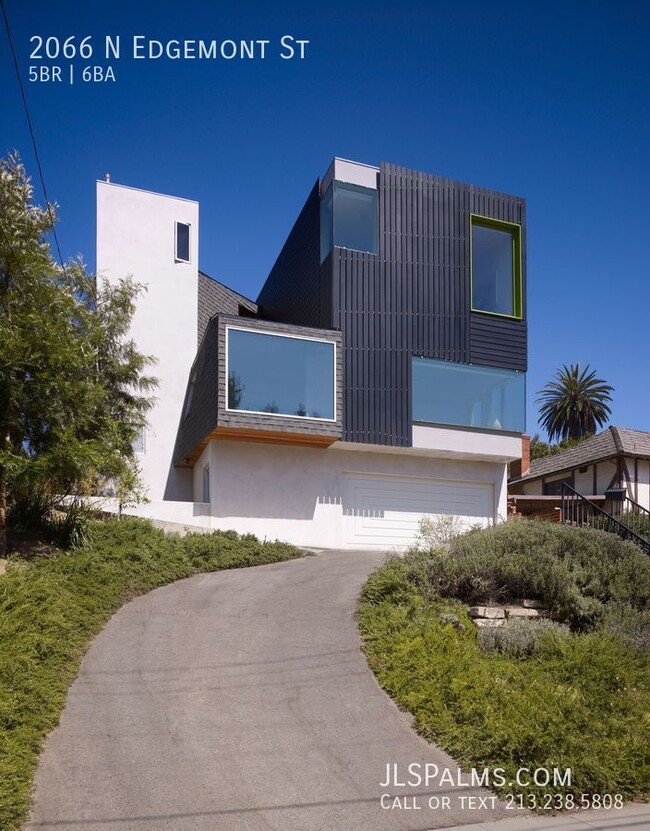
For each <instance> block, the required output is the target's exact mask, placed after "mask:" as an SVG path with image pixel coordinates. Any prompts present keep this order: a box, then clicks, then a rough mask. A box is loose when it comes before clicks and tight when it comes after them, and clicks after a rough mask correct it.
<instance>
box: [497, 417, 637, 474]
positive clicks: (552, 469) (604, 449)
mask: <svg viewBox="0 0 650 831" xmlns="http://www.w3.org/2000/svg"><path fill="white" fill-rule="evenodd" d="M616 456H636V457H638V458H643V459H650V432H647V431H645V430H628V429H627V428H625V427H608V428H607V430H603V432H602V433H598V435H597V436H592V437H591V438H590V439H586V440H585V441H583V442H580V444H578V445H576V446H575V447H570V448H569V449H568V450H562V451H561V452H560V453H555V454H554V455H553V456H545V457H544V458H543V459H535V460H534V461H532V462H531V463H530V469H529V471H528V473H527V474H526V475H525V476H520V477H517V478H516V479H514V480H512V481H513V482H523V481H528V480H530V479H537V478H539V477H540V476H549V475H550V474H553V473H561V472H562V471H565V470H573V468H576V467H582V466H583V465H590V464H593V463H594V462H599V461H603V460H605V459H611V458H614V457H616Z"/></svg>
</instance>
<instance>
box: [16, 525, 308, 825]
mask: <svg viewBox="0 0 650 831" xmlns="http://www.w3.org/2000/svg"><path fill="white" fill-rule="evenodd" d="M88 531H89V535H90V540H91V541H90V542H88V543H87V544H86V545H85V546H84V547H81V548H75V549H69V550H55V551H52V552H51V553H50V554H49V556H47V557H36V558H34V559H32V560H30V561H26V560H25V559H24V558H16V559H14V560H12V559H11V558H10V560H9V562H8V563H7V572H6V574H4V575H3V576H1V577H0V828H1V829H3V831H10V829H18V828H19V827H20V826H21V823H22V821H23V820H24V818H25V816H26V813H27V810H28V806H29V796H30V788H31V782H32V777H33V774H34V770H35V766H36V761H37V757H38V752H39V750H40V747H41V745H42V742H43V739H44V737H45V736H46V735H47V733H48V732H49V731H50V730H51V729H52V728H53V727H54V726H55V725H56V723H57V721H58V718H59V714H60V712H61V709H62V707H63V703H64V701H65V696H66V692H67V689H68V686H69V685H70V683H71V682H72V680H73V679H74V677H75V675H76V672H77V669H78V667H79V663H80V660H81V658H82V656H83V654H84V651H85V650H86V648H87V646H88V644H89V642H90V640H91V639H92V637H93V636H94V635H96V634H97V633H98V632H99V631H100V629H101V628H102V627H103V625H104V624H105V622H106V620H107V619H108V618H109V617H110V615H111V614H112V613H113V612H115V611H116V610H117V609H118V608H119V607H120V606H121V605H122V604H123V603H124V602H125V601H127V600H129V599H131V598H133V597H135V596H137V595H140V594H143V593H145V592H147V591H150V590H151V589H154V588H156V587H158V586H162V585H165V584H167V583H171V582H173V581H175V580H179V579H181V578H183V577H189V576H191V575H193V574H197V573H200V572H206V571H216V570H219V569H225V568H237V567H241V566H252V565H262V564H265V563H274V562H279V561H282V560H288V559H292V558H294V557H298V556H300V554H301V552H300V550H299V549H297V548H295V547H294V546H291V545H287V544H285V543H280V542H260V541H259V540H258V539H257V538H256V537H254V536H253V535H245V536H239V535H238V534H236V533H235V532H233V531H226V532H214V533H212V534H188V535H187V536H185V537H179V536H176V535H172V536H166V535H165V534H164V533H163V532H162V531H161V530H159V529H156V528H154V527H153V526H152V525H151V524H150V523H148V522H146V521H144V520H137V519H122V520H120V521H116V520H113V521H107V522H92V523H90V524H89V526H88Z"/></svg>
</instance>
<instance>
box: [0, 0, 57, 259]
mask: <svg viewBox="0 0 650 831" xmlns="http://www.w3.org/2000/svg"><path fill="white" fill-rule="evenodd" d="M0 6H1V7H2V16H3V18H4V23H5V29H6V31H7V40H8V41H9V47H10V49H11V54H12V56H13V60H14V69H15V70H16V78H17V80H18V86H19V87H20V95H21V97H22V99H23V108H24V110H25V116H26V118H27V126H28V127H29V134H30V136H31V137H32V146H33V148H34V156H35V157H36V165H37V167H38V175H39V177H40V180H41V187H42V188H43V196H44V197H45V204H46V205H47V212H48V215H49V217H50V224H51V225H52V235H53V236H54V242H55V244H56V250H57V253H58V255H59V262H60V263H61V268H62V269H63V270H64V271H65V265H64V264H63V256H62V254H61V246H60V245H59V238H58V237H57V235H56V228H55V227H54V214H53V213H52V207H51V205H50V200H49V199H48V196H47V188H46V187H45V176H44V175H43V166H42V165H41V157H40V156H39V154H38V147H37V146H36V136H35V134H34V127H33V125H32V119H31V116H30V114H29V107H28V106H27V96H26V95H25V87H24V86H23V82H22V78H21V77H20V68H19V66H18V57H17V55H16V49H15V48H14V41H13V38H12V36H11V29H10V28H9V18H8V17H7V10H6V9H5V4H4V0H0Z"/></svg>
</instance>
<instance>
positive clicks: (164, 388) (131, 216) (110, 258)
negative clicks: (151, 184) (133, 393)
mask: <svg viewBox="0 0 650 831" xmlns="http://www.w3.org/2000/svg"><path fill="white" fill-rule="evenodd" d="M198 257H199V205H198V202H194V201H192V200H189V199H179V198H177V197H175V196H165V195H163V194H159V193H150V192H149V191H144V190H137V189H136V188H130V187H124V186H122V185H117V184H114V183H112V182H110V181H98V182H97V274H98V277H106V278H107V279H108V280H109V281H110V282H117V281H118V280H119V279H120V278H122V277H126V276H128V275H131V276H132V277H133V279H134V280H135V281H136V282H137V283H142V284H144V285H145V286H146V291H145V292H143V293H142V294H141V295H140V297H139V298H138V301H137V308H136V312H135V315H134V318H133V324H132V329H131V333H132V336H133V339H134V340H135V342H136V344H137V346H138V349H139V350H140V351H141V352H142V353H144V354H145V355H153V356H155V357H156V359H157V363H156V364H155V365H154V366H153V367H151V369H150V370H149V372H150V374H152V375H155V376H156V377H157V378H158V379H159V385H158V389H157V390H156V392H155V393H154V394H155V397H156V403H155V405H154V407H153V409H152V410H151V411H150V413H149V424H148V427H147V430H146V431H145V435H144V437H143V446H142V447H138V450H141V451H142V452H139V453H138V460H139V462H140V467H141V470H142V478H143V481H144V485H145V487H146V491H147V496H148V497H149V499H151V500H161V499H166V500H178V501H191V500H192V479H191V471H190V470H180V469H177V468H174V466H173V459H172V456H173V450H174V443H175V440H176V432H177V429H178V424H179V421H180V418H181V415H182V407H183V398H184V392H185V389H186V386H187V379H188V375H189V371H190V367H191V365H192V362H193V361H194V358H195V356H196V350H197V304H198Z"/></svg>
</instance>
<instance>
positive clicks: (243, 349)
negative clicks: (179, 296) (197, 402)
mask: <svg viewBox="0 0 650 831" xmlns="http://www.w3.org/2000/svg"><path fill="white" fill-rule="evenodd" d="M228 409H231V410H248V411H251V412H257V413H275V414H278V415H286V416H298V417H302V418H320V419H330V420H333V419H334V344H333V343H329V342H327V341H319V340H310V339H307V338H296V337H286V336H284V335H275V334H270V333H267V332H254V331H252V330H246V331H244V330H242V329H228Z"/></svg>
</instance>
